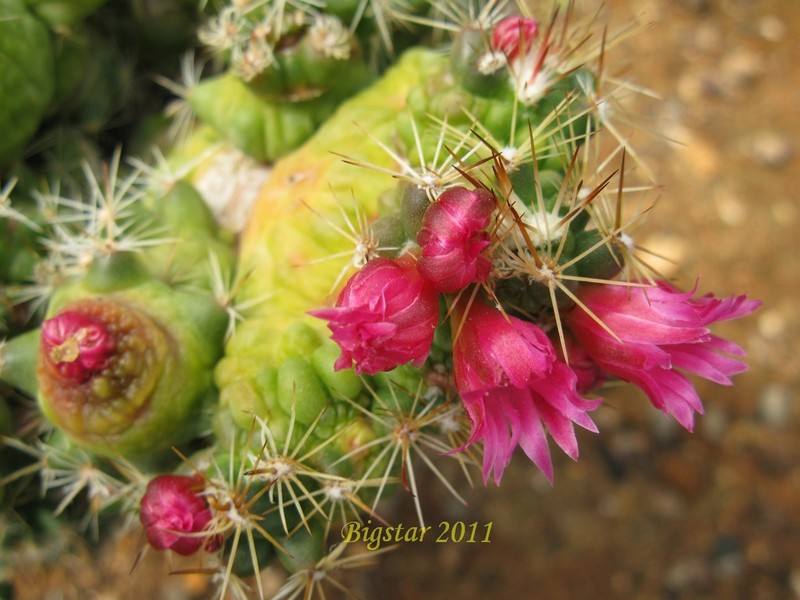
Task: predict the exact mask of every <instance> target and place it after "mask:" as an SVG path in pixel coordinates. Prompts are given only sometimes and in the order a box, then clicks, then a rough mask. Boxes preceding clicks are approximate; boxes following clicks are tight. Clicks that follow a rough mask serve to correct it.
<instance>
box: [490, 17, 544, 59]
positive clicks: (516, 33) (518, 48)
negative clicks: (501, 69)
mask: <svg viewBox="0 0 800 600" xmlns="http://www.w3.org/2000/svg"><path fill="white" fill-rule="evenodd" d="M538 34H539V24H538V23H537V22H536V21H535V20H533V19H526V18H524V17H506V18H505V19H503V20H502V21H500V22H499V23H498V24H497V25H496V26H495V28H494V31H492V46H493V47H494V49H495V50H501V51H502V52H503V53H505V55H506V56H507V57H508V59H509V60H512V59H514V58H516V57H517V56H518V55H519V54H523V55H525V54H527V53H528V52H530V50H531V47H532V46H533V40H535V39H536V36H537V35H538Z"/></svg>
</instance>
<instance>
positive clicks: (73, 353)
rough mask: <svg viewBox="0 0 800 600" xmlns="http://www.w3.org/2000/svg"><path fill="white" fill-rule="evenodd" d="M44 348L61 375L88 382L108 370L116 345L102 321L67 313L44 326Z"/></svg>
mask: <svg viewBox="0 0 800 600" xmlns="http://www.w3.org/2000/svg"><path fill="white" fill-rule="evenodd" d="M42 346H43V348H44V352H45V353H46V354H47V356H48V358H49V359H50V361H52V363H53V364H54V365H55V367H56V369H57V370H58V372H59V373H60V374H61V375H63V376H64V377H65V378H66V379H69V380H70V381H76V382H84V381H86V380H87V379H89V378H90V377H91V376H92V375H93V374H94V373H98V372H100V371H102V370H103V369H105V368H106V367H107V366H108V364H109V362H110V360H111V357H112V355H113V353H114V350H115V348H116V343H115V341H114V338H113V336H112V335H111V333H110V331H109V330H108V329H107V328H106V327H105V325H104V324H103V323H102V322H101V321H100V320H99V319H97V318H93V317H91V316H89V315H87V314H85V313H82V312H78V311H64V312H62V313H60V314H58V315H56V316H55V317H53V318H52V319H48V320H46V321H45V322H44V323H42Z"/></svg>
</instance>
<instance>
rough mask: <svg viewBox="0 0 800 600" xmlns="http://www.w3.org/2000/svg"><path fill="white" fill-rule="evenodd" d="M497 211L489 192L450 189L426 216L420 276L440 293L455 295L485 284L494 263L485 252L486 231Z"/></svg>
mask: <svg viewBox="0 0 800 600" xmlns="http://www.w3.org/2000/svg"><path fill="white" fill-rule="evenodd" d="M494 209H495V200H494V196H492V194H491V193H490V192H488V191H486V190H483V189H476V190H471V191H470V190H468V189H466V188H463V187H456V188H450V189H448V190H446V191H445V192H443V193H442V195H441V196H439V199H438V200H437V201H436V202H434V203H433V204H431V206H430V207H429V208H428V210H427V211H426V212H425V216H424V217H423V219H422V227H420V230H419V234H418V235H417V242H418V243H419V245H420V247H421V248H422V257H421V258H420V260H419V272H420V274H422V276H423V277H425V279H427V280H428V281H430V282H431V284H432V285H433V286H434V288H435V289H436V291H438V292H444V293H449V292H456V291H458V290H461V289H463V288H465V287H466V286H468V285H469V284H471V283H480V282H483V281H486V279H487V278H488V277H489V272H490V271H491V268H492V263H491V261H490V260H489V258H488V257H487V256H486V255H485V253H484V251H485V250H486V248H487V247H488V246H489V234H488V233H487V232H486V231H485V229H486V227H487V226H488V225H489V221H490V219H491V216H492V213H493V212H494Z"/></svg>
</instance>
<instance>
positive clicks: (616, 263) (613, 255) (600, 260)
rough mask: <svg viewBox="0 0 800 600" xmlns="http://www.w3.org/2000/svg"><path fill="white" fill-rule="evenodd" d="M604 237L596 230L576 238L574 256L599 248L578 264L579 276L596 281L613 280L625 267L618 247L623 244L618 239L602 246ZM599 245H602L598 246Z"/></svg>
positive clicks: (580, 234)
mask: <svg viewBox="0 0 800 600" xmlns="http://www.w3.org/2000/svg"><path fill="white" fill-rule="evenodd" d="M603 239H604V236H603V235H602V234H601V233H600V232H599V231H596V230H591V231H584V232H581V233H579V234H577V235H576V236H575V240H576V242H575V248H574V249H573V250H572V253H573V255H574V256H578V255H580V254H583V253H584V252H586V251H587V250H589V249H590V248H592V247H593V246H597V247H596V248H595V249H594V250H592V251H591V252H590V253H589V254H587V255H586V256H584V257H583V258H582V259H581V260H579V261H578V262H577V263H576V265H575V266H576V268H577V270H578V275H580V276H581V277H591V278H594V279H612V278H614V277H615V276H616V275H617V274H618V273H619V272H620V271H621V270H622V267H623V265H624V259H623V255H622V253H621V252H619V250H618V247H619V244H620V243H621V242H619V241H618V240H617V239H616V238H612V239H610V240H608V241H607V242H606V243H602V244H600V242H601V241H602V240H603ZM598 244H600V245H599V246H598Z"/></svg>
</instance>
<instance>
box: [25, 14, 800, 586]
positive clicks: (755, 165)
mask: <svg viewBox="0 0 800 600" xmlns="http://www.w3.org/2000/svg"><path fill="white" fill-rule="evenodd" d="M606 14H607V15H608V16H609V18H610V19H611V21H612V22H617V23H622V22H624V21H625V20H626V19H627V18H629V17H630V16H631V15H637V16H638V17H639V18H640V19H641V20H642V22H651V21H652V22H653V25H652V26H651V27H649V28H647V29H646V30H645V31H644V32H643V33H641V34H640V35H638V36H636V37H635V38H633V39H631V40H630V41H629V42H628V43H627V45H626V47H625V49H624V50H623V51H622V52H619V53H617V54H618V55H620V56H622V57H623V58H624V57H629V58H630V57H635V58H636V62H635V64H631V66H630V75H631V77H632V78H633V79H634V80H635V81H637V82H638V83H639V84H641V85H642V86H643V87H646V88H648V89H651V90H653V91H655V92H657V94H658V95H659V96H660V99H659V100H655V101H651V100H648V101H647V102H640V101H635V102H633V103H632V104H631V106H629V107H628V110H630V111H631V113H632V114H634V115H638V118H643V120H644V122H645V123H649V124H650V125H648V128H649V132H648V131H637V132H636V133H635V134H634V135H633V137H632V139H631V144H632V146H633V147H634V148H635V149H636V150H637V151H638V152H639V153H640V154H641V156H642V157H643V158H644V159H645V160H646V162H647V163H648V164H650V165H652V167H653V171H654V172H655V173H656V176H657V179H658V180H659V181H661V182H663V184H664V186H663V187H662V188H659V190H658V191H657V192H656V193H654V198H655V197H656V196H657V197H658V203H657V207H656V210H655V211H654V212H653V214H652V217H651V218H650V220H649V221H648V223H647V224H646V225H645V226H644V227H643V228H642V229H641V230H640V231H639V232H638V233H637V241H640V242H641V243H642V245H643V246H645V247H647V248H648V249H650V250H652V251H654V252H656V253H658V254H663V255H666V256H668V257H671V258H672V259H674V260H675V263H668V262H663V264H661V268H662V270H663V271H664V272H666V273H667V274H669V275H670V276H671V277H673V278H675V280H676V281H677V282H678V283H679V284H680V285H681V286H683V287H691V286H692V285H693V284H694V283H695V279H696V277H697V276H698V275H699V276H700V280H699V288H700V290H701V291H703V292H706V291H714V292H715V293H717V294H719V295H727V294H729V293H747V294H748V295H749V296H751V297H754V298H760V299H762V300H763V301H764V306H763V307H762V308H761V309H760V310H759V311H758V312H757V313H756V314H755V315H753V316H752V317H750V318H747V319H744V320H742V321H740V322H735V323H726V324H723V326H721V327H719V328H718V329H717V333H719V334H720V335H723V336H724V337H728V338H730V339H732V340H734V341H736V342H737V343H739V344H741V345H743V346H744V347H745V348H747V349H748V352H749V363H750V367H751V368H750V371H749V372H748V373H745V374H743V375H740V376H738V377H737V378H736V385H735V386H734V387H732V388H723V387H719V386H714V385H713V384H706V383H704V382H698V389H699V391H700V394H701V396H702V397H703V398H704V402H705V406H706V413H707V414H706V415H705V416H704V417H702V418H700V419H699V421H698V425H697V427H696V430H695V432H694V433H692V434H690V433H687V432H685V431H683V430H682V429H680V428H679V427H677V426H675V425H673V424H672V423H671V422H670V421H668V420H666V419H664V418H663V417H662V416H661V414H660V413H657V412H656V411H654V410H653V409H652V408H650V407H649V403H648V402H647V401H646V400H645V399H644V398H643V397H642V396H640V395H638V394H636V393H634V392H632V391H631V390H630V389H627V388H617V389H612V390H609V392H608V393H607V394H606V397H607V399H608V401H607V402H606V404H605V405H604V406H603V407H602V408H601V409H599V410H598V412H597V413H595V416H596V420H597V422H598V425H599V427H600V430H601V432H602V433H601V434H600V435H599V436H596V435H593V434H589V433H586V432H582V433H583V434H582V435H580V437H579V441H580V445H581V458H580V460H579V461H578V462H576V463H573V462H572V461H570V460H569V459H568V458H566V457H564V456H557V457H556V482H555V485H554V486H553V487H550V486H549V485H548V484H547V482H546V481H545V480H544V479H543V478H542V477H541V476H540V475H537V473H536V472H535V469H534V468H533V467H532V465H531V464H530V463H529V462H527V461H526V460H524V458H522V457H521V456H520V457H517V459H516V460H515V461H514V462H513V463H512V466H511V467H510V468H509V469H508V470H507V472H506V475H505V477H504V480H503V485H502V487H501V488H495V487H494V486H493V485H490V486H489V487H488V488H484V487H483V486H482V485H481V484H478V485H477V487H476V488H475V489H474V490H473V491H472V492H471V493H470V494H469V497H468V502H469V504H468V507H463V506H461V505H460V504H457V503H454V502H453V501H452V500H451V499H450V497H449V496H447V494H446V492H444V491H443V490H442V489H441V487H442V486H441V485H439V484H438V483H437V482H436V481H435V480H424V481H423V483H422V486H421V489H422V490H423V493H424V494H425V501H426V502H425V504H426V506H427V507H428V509H427V511H426V517H427V521H428V523H429V524H430V525H433V527H434V531H436V530H437V527H436V526H437V524H438V523H439V522H440V521H442V520H447V521H450V522H456V521H462V522H465V523H467V524H470V523H473V522H476V523H478V527H479V528H480V529H479V531H480V532H483V531H484V529H485V524H487V523H489V522H491V523H492V529H491V542H490V543H488V544H478V543H476V544H466V543H463V542H462V543H460V544H457V543H448V544H437V543H434V542H432V541H431V542H426V543H409V544H403V545H401V546H400V547H399V548H397V549H396V550H395V551H394V552H391V553H389V554H386V555H383V556H381V557H380V558H379V559H378V561H379V562H378V567H376V568H374V569H372V570H371V571H369V572H366V573H365V574H359V575H345V576H344V580H345V581H346V582H347V583H348V585H349V586H350V587H351V588H352V589H353V590H354V592H355V593H356V594H357V595H358V597H361V598H365V599H371V598H394V599H398V600H401V599H406V598H409V599H410V598H420V597H425V598H459V600H472V599H477V598H486V597H493V598H498V599H506V598H508V599H512V598H547V599H548V600H559V599H583V598H624V599H631V600H634V599H665V600H671V599H690V598H709V599H711V598H713V599H738V598H741V599H748V600H750V599H753V600H760V599H764V600H767V599H790V598H800V460H798V459H800V405H799V404H798V403H797V393H798V383H800V381H799V380H800V348H799V347H798V339H800V313H799V312H798V310H797V301H796V297H797V296H798V294H800V289H798V288H800V278H798V277H797V273H798V271H799V269H798V264H797V263H798V252H797V251H796V250H795V247H794V246H795V242H796V236H797V233H796V232H797V231H798V221H800V213H799V210H800V208H799V207H798V200H797V198H796V189H797V186H796V184H795V181H796V178H797V176H798V174H800V163H799V162H798V158H797V150H798V148H797V146H796V145H797V143H798V141H797V140H800V67H799V66H798V65H800V46H799V45H797V44H796V42H795V40H796V39H798V37H800V3H798V2H796V1H786V0H638V1H635V0H607V2H606ZM656 130H658V131H660V132H661V133H662V134H663V135H665V136H667V137H669V138H670V139H672V140H674V141H675V143H674V144H671V145H669V144H666V143H664V141H663V140H662V139H659V138H658V137H656V136H653V135H651V133H652V132H653V131H656ZM401 500H402V501H398V503H397V505H396V506H392V507H387V509H386V512H388V513H389V514H393V516H394V520H395V521H397V522H405V523H409V524H411V523H413V522H414V521H415V518H414V514H413V507H412V503H411V502H410V501H408V499H407V498H405V499H401ZM65 547H70V548H73V547H74V544H71V543H69V540H64V541H63V545H58V544H54V550H53V554H54V555H57V554H58V548H65ZM138 547H139V539H138V538H136V537H134V538H131V537H124V538H121V539H119V540H112V541H111V542H109V544H108V545H107V546H106V547H105V548H104V550H103V551H102V552H101V553H100V554H99V555H90V554H88V551H87V552H83V551H80V550H70V553H69V555H68V556H67V555H66V554H65V553H62V557H61V559H60V561H58V562H55V563H50V562H48V561H45V562H42V561H41V560H37V561H31V562H30V564H29V565H28V566H26V568H25V569H21V570H20V571H19V573H18V576H17V583H18V587H19V589H20V595H19V598H22V599H25V600H27V599H31V600H32V599H41V598H46V599H53V600H56V599H60V598H82V599H83V598H87V599H98V600H99V599H117V598H119V599H124V598H143V597H151V598H159V599H166V600H168V599H175V600H185V599H189V598H198V599H199V598H205V597H207V596H208V593H207V590H206V583H205V581H204V580H203V579H202V578H199V577H189V578H187V577H180V578H179V577H166V573H167V572H168V571H169V570H170V569H174V568H180V566H181V565H180V563H176V564H173V565H164V564H163V563H162V561H161V557H159V556H155V554H151V555H149V556H146V557H144V559H143V560H142V561H141V563H140V564H139V565H138V567H137V570H136V571H135V574H134V576H133V578H131V576H129V575H128V573H129V571H130V569H131V566H132V564H133V560H134V558H135V556H136V553H137V548H138ZM264 579H265V584H266V586H267V589H274V586H276V585H279V583H280V579H281V574H280V573H278V572H277V571H275V572H273V571H268V572H267V573H266V575H265V577H264ZM87 590H93V591H92V592H88V591H87ZM387 590H391V591H387ZM331 597H335V596H334V595H333V594H331Z"/></svg>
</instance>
